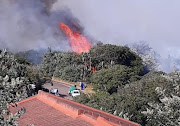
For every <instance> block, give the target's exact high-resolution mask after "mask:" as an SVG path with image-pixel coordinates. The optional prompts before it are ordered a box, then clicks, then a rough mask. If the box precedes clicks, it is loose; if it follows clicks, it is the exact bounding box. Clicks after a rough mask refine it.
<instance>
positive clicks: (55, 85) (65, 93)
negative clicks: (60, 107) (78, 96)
mask: <svg viewBox="0 0 180 126" xmlns="http://www.w3.org/2000/svg"><path fill="white" fill-rule="evenodd" d="M43 88H46V89H48V90H50V89H51V88H57V89H58V91H59V94H60V95H61V97H63V98H66V99H69V100H72V99H73V98H72V97H71V96H69V95H68V91H69V88H70V85H66V84H63V83H60V82H55V81H53V86H51V84H50V83H46V84H44V85H43Z"/></svg>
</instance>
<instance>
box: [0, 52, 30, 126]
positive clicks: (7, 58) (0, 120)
mask: <svg viewBox="0 0 180 126" xmlns="http://www.w3.org/2000/svg"><path fill="white" fill-rule="evenodd" d="M25 70H26V69H25V65H23V64H19V63H18V62H17V60H16V59H15V58H14V56H13V55H12V54H10V53H9V52H7V51H6V50H0V101H1V102H0V125H3V126H6V125H12V126H16V125H17V119H18V118H19V117H20V116H21V115H22V114H23V113H24V109H23V108H22V109H21V110H19V112H18V113H16V114H14V115H9V114H10V113H9V109H8V105H10V106H13V107H15V106H16V104H15V105H14V103H16V102H18V101H20V100H23V99H24V98H27V97H28V95H30V92H32V90H33V89H32V84H30V83H29V82H28V81H26V80H25Z"/></svg>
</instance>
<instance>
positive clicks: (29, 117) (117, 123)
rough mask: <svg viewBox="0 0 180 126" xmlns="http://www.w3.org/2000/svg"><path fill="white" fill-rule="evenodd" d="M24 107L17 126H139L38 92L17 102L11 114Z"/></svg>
mask: <svg viewBox="0 0 180 126" xmlns="http://www.w3.org/2000/svg"><path fill="white" fill-rule="evenodd" d="M22 107H25V109H26V113H25V114H23V115H22V116H21V117H20V118H19V120H18V123H19V126H26V125H28V124H34V125H35V126H74V125H76V126H140V124H137V123H134V122H131V121H129V120H126V119H123V118H120V117H117V116H114V115H112V114H109V113H106V112H103V111H100V110H97V109H94V108H91V107H88V106H85V105H82V104H79V103H76V102H74V101H70V100H67V99H64V98H61V97H57V96H55V95H52V94H49V93H46V92H43V91H39V92H38V94H37V95H35V96H33V97H30V98H27V99H25V100H22V101H20V102H18V107H16V108H10V111H11V112H12V113H15V112H17V110H19V109H20V108H22Z"/></svg>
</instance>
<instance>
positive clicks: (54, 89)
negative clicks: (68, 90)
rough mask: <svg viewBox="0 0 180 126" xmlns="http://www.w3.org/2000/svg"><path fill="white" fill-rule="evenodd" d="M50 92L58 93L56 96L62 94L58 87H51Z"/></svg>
mask: <svg viewBox="0 0 180 126" xmlns="http://www.w3.org/2000/svg"><path fill="white" fill-rule="evenodd" d="M50 93H51V94H54V95H56V96H60V94H59V92H58V89H57V88H51V90H50Z"/></svg>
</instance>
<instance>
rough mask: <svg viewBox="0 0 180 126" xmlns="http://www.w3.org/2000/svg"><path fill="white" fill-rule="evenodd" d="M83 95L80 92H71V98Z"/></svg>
mask: <svg viewBox="0 0 180 126" xmlns="http://www.w3.org/2000/svg"><path fill="white" fill-rule="evenodd" d="M80 94H81V93H80V91H79V90H77V89H76V90H73V91H71V96H72V97H76V96H79V95H80Z"/></svg>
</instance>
